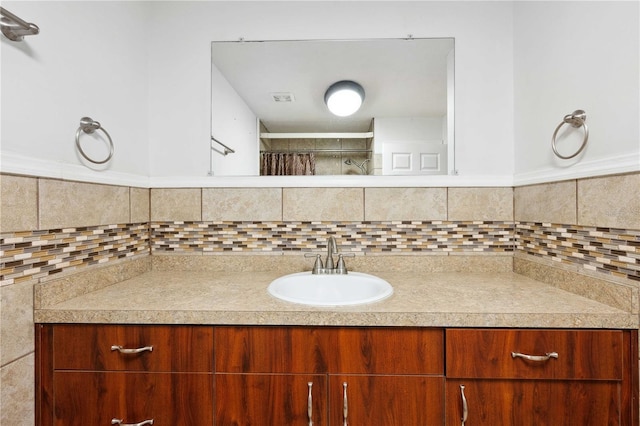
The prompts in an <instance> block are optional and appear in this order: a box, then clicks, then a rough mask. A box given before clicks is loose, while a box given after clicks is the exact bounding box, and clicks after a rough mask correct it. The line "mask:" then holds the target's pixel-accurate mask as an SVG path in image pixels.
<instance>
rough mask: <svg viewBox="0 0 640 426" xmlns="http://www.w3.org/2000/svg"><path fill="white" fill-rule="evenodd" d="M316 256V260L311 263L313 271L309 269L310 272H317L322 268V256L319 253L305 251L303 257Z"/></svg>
mask: <svg viewBox="0 0 640 426" xmlns="http://www.w3.org/2000/svg"><path fill="white" fill-rule="evenodd" d="M314 256H315V258H316V261H315V262H314V264H313V271H311V273H312V274H317V273H319V272H320V270H321V269H324V265H323V264H322V257H321V256H320V255H319V254H316V253H305V254H304V257H314Z"/></svg>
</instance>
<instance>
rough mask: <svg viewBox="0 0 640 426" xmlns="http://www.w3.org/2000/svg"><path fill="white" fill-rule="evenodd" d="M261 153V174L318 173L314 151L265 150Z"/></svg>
mask: <svg viewBox="0 0 640 426" xmlns="http://www.w3.org/2000/svg"><path fill="white" fill-rule="evenodd" d="M261 155H262V158H261V161H260V175H261V176H300V175H315V174H316V158H315V155H314V154H313V153H304V154H302V153H295V152H263V153H262V154H261Z"/></svg>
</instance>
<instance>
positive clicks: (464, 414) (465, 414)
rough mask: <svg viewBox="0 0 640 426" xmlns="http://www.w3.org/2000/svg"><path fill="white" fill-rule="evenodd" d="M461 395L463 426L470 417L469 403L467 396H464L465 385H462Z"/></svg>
mask: <svg viewBox="0 0 640 426" xmlns="http://www.w3.org/2000/svg"><path fill="white" fill-rule="evenodd" d="M460 397H461V398H462V426H464V424H465V423H466V422H467V417H469V404H468V403H467V397H466V396H464V385H460Z"/></svg>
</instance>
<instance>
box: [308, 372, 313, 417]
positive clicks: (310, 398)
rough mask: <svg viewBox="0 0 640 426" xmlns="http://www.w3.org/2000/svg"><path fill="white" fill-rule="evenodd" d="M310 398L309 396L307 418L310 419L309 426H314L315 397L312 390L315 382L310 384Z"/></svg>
mask: <svg viewBox="0 0 640 426" xmlns="http://www.w3.org/2000/svg"><path fill="white" fill-rule="evenodd" d="M307 386H309V396H307V417H309V426H313V396H312V395H311V388H313V382H308V383H307Z"/></svg>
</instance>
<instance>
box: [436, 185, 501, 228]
mask: <svg viewBox="0 0 640 426" xmlns="http://www.w3.org/2000/svg"><path fill="white" fill-rule="evenodd" d="M447 210H448V219H449V220H499V221H512V220H513V189H512V188H449V190H448V208H447Z"/></svg>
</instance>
